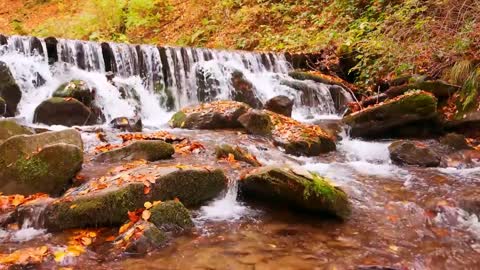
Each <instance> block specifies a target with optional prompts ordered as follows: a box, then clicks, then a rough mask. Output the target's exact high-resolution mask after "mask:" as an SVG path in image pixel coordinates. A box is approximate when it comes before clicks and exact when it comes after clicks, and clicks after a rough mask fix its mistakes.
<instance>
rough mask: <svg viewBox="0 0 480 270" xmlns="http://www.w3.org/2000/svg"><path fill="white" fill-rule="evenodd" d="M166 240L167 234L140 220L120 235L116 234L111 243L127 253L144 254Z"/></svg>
mask: <svg viewBox="0 0 480 270" xmlns="http://www.w3.org/2000/svg"><path fill="white" fill-rule="evenodd" d="M166 242H167V235H166V234H165V233H164V232H163V231H161V230H160V229H159V228H157V227H156V226H155V225H154V224H152V223H150V222H148V221H144V220H140V221H138V222H136V223H135V224H134V225H133V226H132V227H131V228H129V229H128V230H127V231H126V232H124V233H123V234H122V235H120V236H118V237H117V238H116V239H115V241H114V242H113V245H114V246H116V247H119V248H121V249H122V250H124V251H125V252H127V253H131V254H137V255H145V254H147V253H148V252H150V251H153V250H155V249H157V248H159V247H161V246H162V245H164V244H165V243H166Z"/></svg>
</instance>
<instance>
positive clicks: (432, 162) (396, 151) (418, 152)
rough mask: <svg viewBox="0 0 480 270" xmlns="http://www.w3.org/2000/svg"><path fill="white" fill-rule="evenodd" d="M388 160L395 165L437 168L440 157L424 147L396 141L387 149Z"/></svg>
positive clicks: (409, 142)
mask: <svg viewBox="0 0 480 270" xmlns="http://www.w3.org/2000/svg"><path fill="white" fill-rule="evenodd" d="M388 151H389V152H390V158H391V160H392V162H393V163H395V164H397V165H416V166H420V167H437V166H439V165H440V161H441V156H440V155H439V154H437V153H436V152H434V151H433V150H431V149H429V148H428V147H427V146H425V145H421V144H419V143H414V142H411V141H396V142H393V143H392V144H391V145H390V146H389V147H388Z"/></svg>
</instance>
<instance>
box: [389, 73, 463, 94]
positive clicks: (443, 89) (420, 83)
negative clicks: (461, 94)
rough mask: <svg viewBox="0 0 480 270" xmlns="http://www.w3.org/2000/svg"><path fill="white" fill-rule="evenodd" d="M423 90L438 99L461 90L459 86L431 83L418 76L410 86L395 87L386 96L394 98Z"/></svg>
mask: <svg viewBox="0 0 480 270" xmlns="http://www.w3.org/2000/svg"><path fill="white" fill-rule="evenodd" d="M415 89H418V90H423V91H427V92H430V93H432V94H433V95H434V96H436V97H438V98H443V97H449V96H450V95H452V94H453V93H455V92H456V91H458V90H459V87H458V86H455V85H451V84H448V83H446V82H443V81H440V80H438V81H429V80H425V78H424V77H421V76H418V77H414V78H411V79H410V83H409V84H405V85H399V86H393V87H391V88H389V89H388V90H387V91H385V94H386V95H387V96H388V97H390V98H392V97H396V96H399V95H402V94H404V93H405V92H407V91H409V90H415Z"/></svg>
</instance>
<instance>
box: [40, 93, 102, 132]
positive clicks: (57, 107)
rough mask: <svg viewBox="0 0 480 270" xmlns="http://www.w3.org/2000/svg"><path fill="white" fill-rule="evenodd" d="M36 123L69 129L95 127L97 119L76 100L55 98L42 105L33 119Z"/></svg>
mask: <svg viewBox="0 0 480 270" xmlns="http://www.w3.org/2000/svg"><path fill="white" fill-rule="evenodd" d="M33 121H34V122H35V123H42V124H46V125H63V126H67V127H71V126H82V125H93V124H96V123H97V119H96V117H95V115H94V114H93V113H92V111H91V110H90V109H89V108H88V107H86V106H85V105H84V104H83V103H81V102H80V101H78V100H76V99H74V98H59V97H54V98H50V99H47V100H45V101H43V102H42V103H40V105H38V107H37V108H36V109H35V114H34V117H33Z"/></svg>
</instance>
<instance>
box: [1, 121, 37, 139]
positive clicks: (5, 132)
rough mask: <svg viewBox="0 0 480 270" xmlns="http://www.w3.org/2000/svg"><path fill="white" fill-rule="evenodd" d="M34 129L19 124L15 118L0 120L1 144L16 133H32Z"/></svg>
mask: <svg viewBox="0 0 480 270" xmlns="http://www.w3.org/2000/svg"><path fill="white" fill-rule="evenodd" d="M31 134H33V130H31V129H29V128H26V127H24V126H21V125H19V124H17V122H15V121H13V120H0V144H2V143H3V142H4V141H5V140H7V139H8V138H10V137H13V136H16V135H31Z"/></svg>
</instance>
